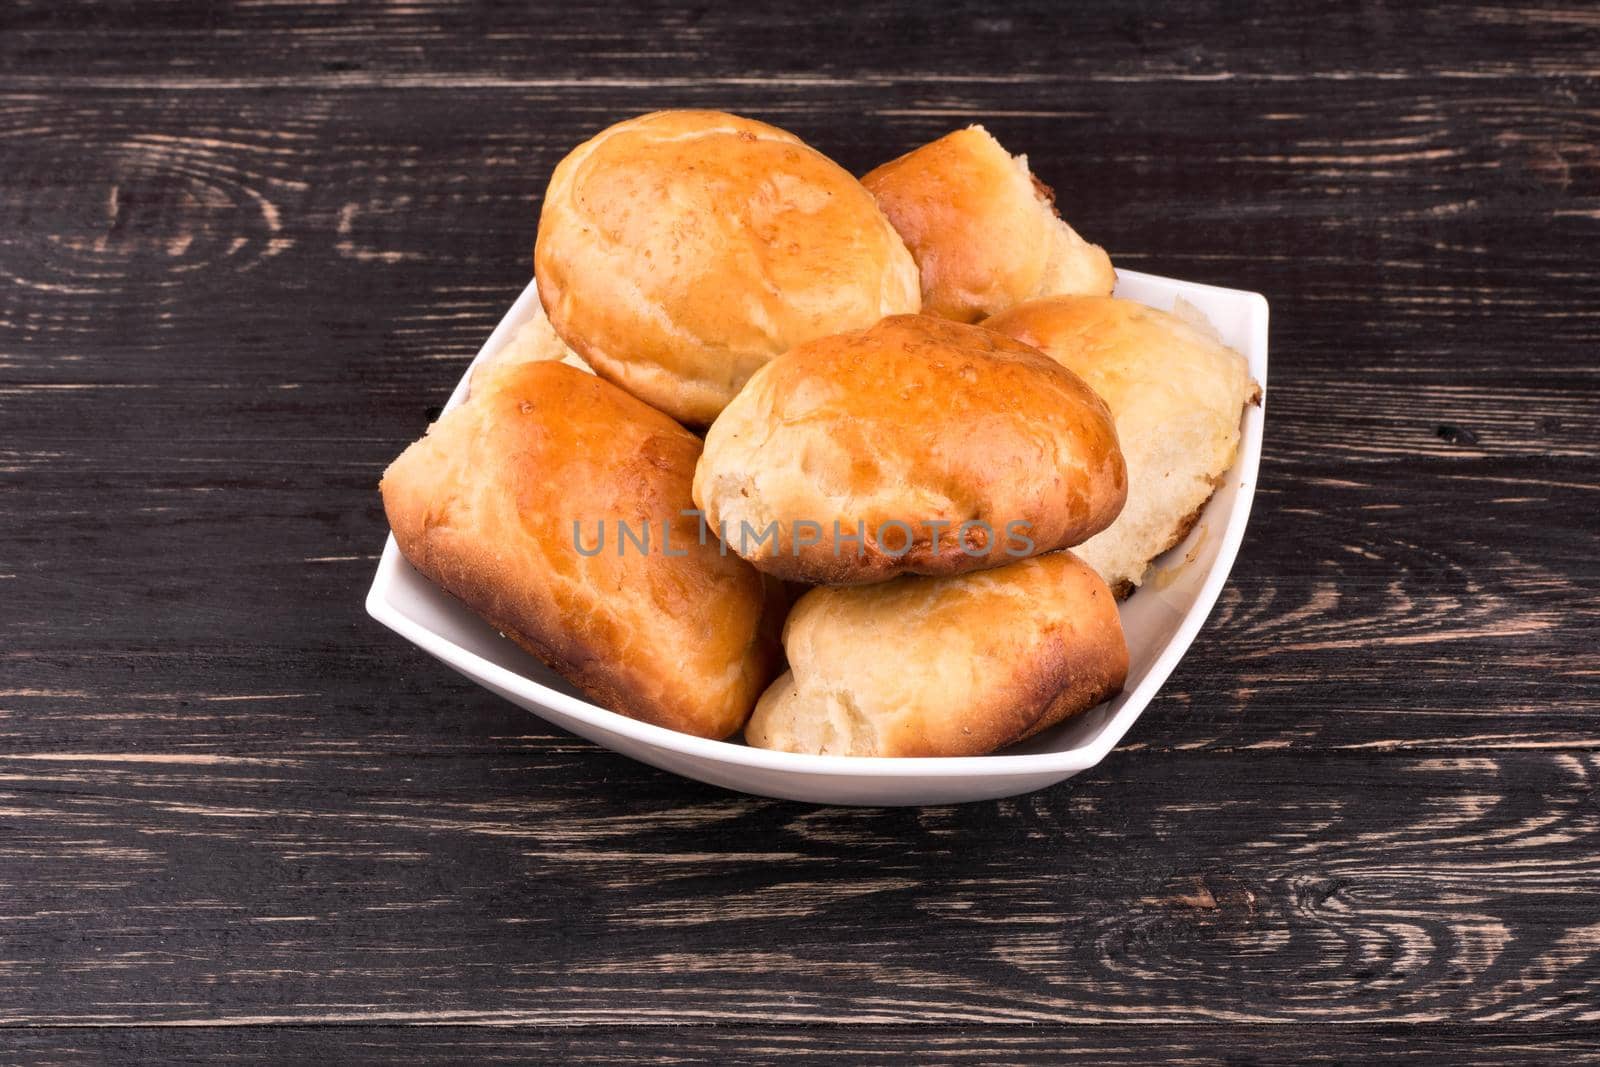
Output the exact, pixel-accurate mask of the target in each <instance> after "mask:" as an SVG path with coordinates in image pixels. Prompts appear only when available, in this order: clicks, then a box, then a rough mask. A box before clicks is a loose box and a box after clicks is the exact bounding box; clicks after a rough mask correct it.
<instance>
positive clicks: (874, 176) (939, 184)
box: [861, 126, 1117, 322]
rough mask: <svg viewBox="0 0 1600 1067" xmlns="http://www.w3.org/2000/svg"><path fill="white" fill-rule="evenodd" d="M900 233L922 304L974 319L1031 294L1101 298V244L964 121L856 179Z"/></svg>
mask: <svg viewBox="0 0 1600 1067" xmlns="http://www.w3.org/2000/svg"><path fill="white" fill-rule="evenodd" d="M861 183H862V184H863V185H865V186H866V187H867V188H868V189H869V190H871V192H872V194H873V195H874V196H876V197H877V198H878V205H879V206H880V207H881V208H883V210H884V213H885V214H887V215H888V216H889V221H890V222H892V223H894V227H895V229H896V230H898V231H900V236H901V237H904V238H905V241H906V244H907V245H908V246H910V248H911V254H912V256H913V257H914V258H915V259H916V261H917V267H918V269H919V270H920V272H921V276H922V310H923V311H924V312H925V313H927V314H930V315H942V316H944V317H945V318H949V319H955V320H956V321H957V322H977V321H978V320H979V319H981V318H983V317H984V316H985V315H993V314H994V313H996V312H998V311H1003V310H1005V309H1006V308H1008V307H1010V306H1011V305H1012V304H1015V303H1017V302H1019V301H1022V300H1027V299H1029V298H1030V297H1035V296H1044V295H1047V294H1051V293H1089V294H1098V295H1107V294H1109V293H1110V292H1111V287H1112V286H1113V285H1115V284H1116V280H1117V276H1116V273H1115V272H1114V271H1113V270H1112V269H1111V259H1110V257H1108V256H1107V255H1106V253H1105V249H1103V248H1100V247H1099V246H1097V245H1092V244H1090V243H1089V242H1087V241H1085V240H1084V239H1083V238H1081V237H1079V236H1078V235H1077V233H1076V232H1074V231H1073V229H1072V227H1071V226H1068V225H1067V224H1066V223H1065V222H1064V221H1062V219H1061V217H1060V216H1059V215H1058V214H1057V213H1056V210H1055V207H1054V194H1053V193H1052V192H1051V190H1050V188H1049V186H1047V185H1045V184H1044V183H1042V182H1040V181H1039V180H1038V179H1037V178H1035V177H1034V176H1033V174H1032V172H1030V171H1029V170H1028V160H1027V157H1026V156H1016V157H1012V156H1010V155H1008V154H1007V153H1006V150H1005V149H1004V148H1002V147H1001V146H1000V142H998V141H996V140H995V139H994V138H993V137H991V136H990V135H989V132H988V131H987V130H985V129H984V128H983V127H982V126H969V127H967V128H966V129H964V130H957V131H956V132H954V133H951V134H947V135H945V136H944V137H941V138H939V139H938V140H937V141H933V142H931V143H930V144H925V145H923V146H922V147H921V148H918V149H916V150H915V151H913V152H909V153H907V154H906V155H903V156H901V157H900V158H899V159H896V160H892V161H890V162H888V163H885V164H883V166H881V167H879V168H877V169H876V170H874V171H872V172H871V173H869V174H868V175H867V176H866V177H865V178H862V179H861Z"/></svg>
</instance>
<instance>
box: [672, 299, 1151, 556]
mask: <svg viewBox="0 0 1600 1067" xmlns="http://www.w3.org/2000/svg"><path fill="white" fill-rule="evenodd" d="M1126 481H1127V478H1126V472H1125V471H1124V469H1123V463H1122V453H1121V452H1120V451H1119V450H1118V448H1117V437H1116V432H1115V430H1114V429H1113V427H1112V422H1111V416H1110V413H1109V412H1107V411H1106V408H1105V405H1104V404H1103V403H1101V402H1100V398H1099V397H1097V396H1095V395H1094V393H1093V392H1091V391H1090V390H1089V388H1088V386H1086V385H1084V384H1083V382H1082V381H1080V380H1079V379H1078V378H1077V377H1076V376H1075V375H1073V374H1071V373H1069V372H1067V371H1065V370H1063V369H1062V368H1061V366H1060V365H1059V364H1057V363H1056V362H1054V361H1053V360H1051V359H1050V358H1048V357H1047V356H1044V355H1042V354H1041V353H1039V352H1037V351H1035V350H1034V349H1032V348H1029V347H1028V346H1026V345H1022V344H1018V343H1017V342H1015V341H1012V340H1010V339H1009V338H1005V337H1002V336H1000V335H999V334H996V333H992V332H990V331H988V330H984V329H980V328H979V327H976V326H964V325H960V324H958V323H953V322H949V321H947V320H944V319H936V318H932V317H930V316H925V315H899V316H895V317H892V318H887V319H884V320H883V321H882V322H880V323H878V324H877V325H876V326H873V327H872V328H870V329H867V330H861V331H858V332H855V333H845V334H838V335H835V336H833V337H826V338H822V339H821V340H817V341H812V342H811V343H809V344H805V345H801V346H800V347H798V348H795V349H792V350H791V351H789V352H787V353H785V354H784V355H782V356H780V357H778V358H777V359H775V360H773V361H772V362H771V363H769V364H767V365H766V366H765V367H763V368H762V369H761V370H759V371H757V372H756V374H755V376H754V377H752V378H751V379H750V383H749V384H748V385H747V386H745V388H744V390H743V391H742V392H741V393H740V394H739V395H738V396H737V397H736V398H735V399H734V401H733V403H731V404H729V405H728V407H727V410H725V411H724V412H723V413H722V416H721V418H719V419H717V421H716V423H715V424H714V425H713V426H712V427H711V430H710V431H709V432H708V433H707V434H706V447H705V453H704V454H703V455H702V456H701V459H700V463H699V466H698V467H696V469H695V479H694V499H695V502H696V504H698V505H699V507H700V508H701V509H702V510H703V511H704V512H705V514H706V518H707V520H708V522H709V523H710V524H711V525H712V527H713V528H714V529H721V530H724V531H725V536H724V537H723V540H724V541H726V542H727V543H728V545H729V546H730V547H731V548H732V549H733V550H734V551H736V552H739V553H740V554H741V555H743V556H745V558H747V559H749V560H750V561H751V562H752V563H754V564H755V565H756V566H757V567H759V568H761V569H762V570H764V571H767V572H768V573H771V574H775V575H777V576H778V577H781V578H785V579H788V580H792V581H800V582H809V583H821V582H826V583H830V584H840V583H844V584H850V583H859V582H874V581H882V580H884V579H886V578H891V577H893V576H894V575H896V574H900V573H905V572H909V573H913V574H957V573H961V572H964V571H971V570H980V569H982V568H985V567H995V566H1000V565H1003V564H1006V563H1009V562H1012V561H1013V560H1014V559H1017V558H1019V557H1022V556H1027V555H1033V554H1036V553H1040V552H1048V551H1050V550H1051V549H1055V548H1061V547H1064V546H1067V545H1073V544H1077V543H1078V542H1079V541H1082V540H1083V539H1085V538H1087V537H1089V536H1090V535H1092V534H1094V533H1097V532H1099V531H1100V530H1103V529H1104V528H1105V527H1106V526H1108V525H1110V523H1111V521H1112V520H1113V519H1114V518H1116V515H1117V512H1118V511H1119V510H1120V509H1121V508H1122V501H1123V496H1124V494H1125V493H1126V490H1127V484H1126ZM965 523H973V524H979V523H981V524H985V525H986V527H987V529H985V528H984V527H983V526H977V525H969V526H967V527H966V528H965V536H964V537H963V534H962V527H963V524H965ZM1014 523H1015V524H1022V526H1021V527H1020V529H1021V534H1022V536H1020V537H1018V536H1011V531H1012V530H1016V529H1019V527H1013V526H1012V524H1014ZM835 524H838V525H837V526H835ZM897 524H899V525H897ZM770 527H776V530H775V534H774V536H772V537H767V538H763V537H761V536H759V535H760V534H762V533H765V532H766V531H767V530H768V529H769V528H770ZM1008 528H1009V529H1008ZM836 532H837V533H838V534H841V535H843V536H837V537H836V536H835V534H836ZM807 542H811V543H807ZM1024 542H1027V543H1026V544H1025V543H1024Z"/></svg>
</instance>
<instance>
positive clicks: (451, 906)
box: [0, 0, 1600, 1063]
mask: <svg viewBox="0 0 1600 1067" xmlns="http://www.w3.org/2000/svg"><path fill="white" fill-rule="evenodd" d="M667 106H717V107H726V108H731V109H735V110H743V111H747V112H750V113H752V114H754V115H756V116H758V117H761V118H765V119H769V120H771V121H774V122H777V123H779V124H780V125H784V126H787V127H789V128H791V129H793V130H795V131H796V132H797V133H799V134H801V135H802V136H805V137H807V138H808V139H810V140H812V141H814V142H815V143H816V144H817V145H819V147H822V148H823V149H825V150H827V151H829V152H830V153H832V154H834V155H835V156H836V157H837V158H839V159H840V160H841V162H843V163H844V164H845V165H846V166H849V167H851V168H852V169H854V170H857V171H861V170H864V169H866V168H867V167H869V166H871V165H873V164H875V163H877V162H880V161H881V160H882V159H884V158H886V157H888V156H891V155H893V154H896V153H898V152H901V151H904V150H906V149H908V148H910V147H912V146H914V145H915V144H917V143H919V142H921V141H925V140H927V139H929V138H931V137H934V136H937V135H938V134H940V133H943V132H946V131H947V130H949V129H950V128H953V127H955V126H959V125H962V124H965V123H969V122H974V121H982V122H984V123H985V124H986V125H988V126H989V127H990V128H991V129H992V130H994V131H995V133H996V134H997V135H998V136H999V137H1000V138H1001V139H1002V141H1003V142H1005V143H1006V144H1007V145H1008V146H1011V147H1012V148H1013V149H1015V150H1021V151H1026V152H1027V153H1028V154H1029V157H1030V160H1031V162H1032V164H1033V166H1034V169H1035V170H1036V171H1037V172H1038V173H1040V174H1041V175H1042V176H1043V177H1044V178H1045V179H1046V180H1047V181H1049V182H1050V183H1051V184H1052V185H1054V186H1055V187H1056V189H1057V191H1058V193H1059V195H1060V199H1061V202H1062V204H1063V205H1064V208H1065V211H1066V213H1067V215H1068V217H1069V219H1071V220H1072V221H1073V222H1074V223H1075V224H1076V225H1077V226H1078V228H1079V229H1080V230H1082V231H1083V232H1084V233H1085V235H1086V236H1088V237H1090V238H1091V239H1094V240H1096V241H1098V242H1101V243H1103V244H1105V245H1106V246H1107V247H1108V248H1109V249H1110V250H1111V251H1112V253H1113V255H1114V257H1115V258H1116V260H1117V262H1118V263H1119V264H1121V265H1123V266H1126V267H1132V268H1137V269H1143V270H1151V271H1156V272H1160V273H1166V274H1172V275H1176V276H1180V277H1186V278H1193V279H1196V280H1202V281H1211V282H1215V283H1217V284H1222V285H1230V286H1237V287H1241V288H1249V289H1256V290H1260V291H1263V292H1265V293H1267V294H1268V296H1269V298H1270V299H1271V301H1272V307H1273V330H1272V350H1273V369H1272V375H1273V377H1272V382H1271V395H1270V406H1269V414H1268V424H1267V425H1268V429H1267V440H1266V450H1265V456H1264V458H1263V463H1262V476H1261V485H1260V487H1259V495H1258V497H1257V504H1256V510H1255V515H1254V518H1253V520H1252V527H1251V532H1250V534H1249V535H1248V537H1247V539H1246V542H1245V545H1244V548H1243V550H1242V552H1241V555H1240V559H1239V562H1238V565H1237V566H1236V568H1235V570H1234V574H1233V578H1232V580H1231V581H1230V583H1229V586H1228V588H1227V589H1226V591H1225V592H1224V594H1223V597H1222V599H1221V601H1220V602H1219V604H1218V607H1217V610H1216V612H1215V614H1214V615H1213V618H1212V620H1211V622H1210V623H1209V624H1208V626H1207V628H1206V630H1205V632H1204V633H1203V634H1202V636H1201V638H1200V640H1199V641H1198V642H1197V644H1196V645H1195V647H1194V650H1193V651H1192V652H1191V654H1190V655H1189V656H1188V657H1187V659H1186V660H1185V661H1184V662H1183V664H1182V665H1180V667H1179V668H1178V670H1177V672H1176V673H1175V674H1174V675H1173V676H1172V678H1171V680H1170V681H1169V682H1168V684H1167V686H1166V688H1165V689H1164V691H1163V694H1162V696H1161V697H1160V698H1158V700H1157V701H1156V702H1155V703H1154V704H1152V705H1151V707H1150V709H1149V711H1147V712H1146V714H1145V715H1144V717H1143V718H1142V719H1141V721H1140V723H1139V724H1138V725H1137V726H1136V727H1135V729H1134V731H1133V732H1132V733H1131V734H1130V735H1129V737H1128V739H1127V741H1126V742H1125V743H1124V744H1123V745H1122V746H1120V748H1119V749H1118V751H1117V752H1116V753H1114V754H1113V755H1112V757H1111V758H1110V759H1108V761H1107V762H1106V763H1105V764H1104V765H1103V766H1101V767H1099V768H1096V769H1095V770H1093V771H1091V772H1089V773H1087V774H1085V775H1083V776H1080V777H1079V778H1077V779H1074V780H1073V781H1072V782H1070V783H1067V784H1066V785H1064V786H1062V787H1059V788H1056V789H1052V790H1049V791H1046V792H1044V793H1041V794H1037V795H1035V796H1032V797H1028V798H1023V799H1020V800H1017V801H1010V802H999V803H993V804H978V805H970V806H965V807H961V808H946V809H927V810H924V811H898V812H861V811H855V812H852V811H833V810H819V809H812V808H807V807H804V806H800V805H792V804H784V803H777V802H769V801H761V800H755V799H751V798H744V797H738V796H734V795H731V794H727V793H723V792H719V791H716V790H713V789H710V788H707V787H703V786H699V785H696V784H694V783H688V782H684V781H682V780H679V779H676V778H672V777H670V776H668V775H665V774H662V773H659V772H656V771H653V770H650V769H648V768H644V767H641V766H638V765H635V764H631V763H629V762H627V761H625V760H623V759H621V758H620V757H616V756H613V755H611V754H609V753H606V752H603V751H600V750H597V749H595V748H594V747H592V746H590V745H588V744H586V743H584V742H580V741H577V740H574V739H572V738H570V737H567V736H565V735H561V734H558V733H556V732H554V731H552V730H551V729H549V728H548V727H546V726H545V725H544V724H542V723H541V722H539V721H538V720H536V719H533V718H531V717H529V716H527V715H525V714H523V713H522V712H520V711H517V710H516V709H514V708H512V707H510V706H509V705H506V704H503V703H502V702H500V701H498V700H496V699H495V698H493V697H491V696H489V695H488V694H486V693H484V692H483V691H481V690H478V689H477V688H475V687H473V686H472V685H471V684H470V683H467V682H465V681H463V680H460V679H458V678H456V677H454V676H453V675H450V674H448V673H447V672H446V671H445V670H444V669H443V668H441V667H438V666H437V665H435V664H433V663H432V662H431V661H427V660H425V659H424V658H423V657H422V656H421V655H420V654H418V653H416V652H415V651H414V650H412V649H410V648H409V647H408V646H406V645H405V644H404V643H403V642H401V641H399V640H398V639H397V638H395V637H393V636H392V635H390V634H388V633H387V632H383V631H381V630H379V628H377V627H376V626H375V625H373V624H372V623H370V622H369V621H368V620H367V619H366V618H365V616H364V614H363V613H362V610H361V595H362V592H363V591H364V589H365V586H366V583H367V582H368V580H369V578H370V575H371V571H372V568H373V566H374V563H375V560H376V552H377V550H378V548H379V547H380V545H381V543H382V536H383V521H382V514H381V509H380V506H379V502H378V499H377V495H376V493H375V491H374V486H375V483H376V479H377V475H378V473H379V471H380V470H381V469H382V467H383V465H384V464H385V463H386V462H387V461H388V460H389V459H390V458H391V457H392V456H393V455H394V454H395V453H396V452H397V451H398V450H399V449H400V448H401V447H402V446H403V445H404V444H405V443H406V442H407V441H409V440H410V439H411V438H412V437H414V436H415V435H416V434H417V433H419V432H420V430H421V429H422V427H423V426H424V425H425V424H426V422H427V420H428V417H429V412H430V411H431V410H432V409H434V407H435V405H437V404H439V403H440V402H441V401H442V399H443V398H444V396H445V395H446V393H447V392H448V389H449V387H450V385H451V384H453V382H454V381H455V379H456V378H457V377H458V376H459V374H460V372H461V370H462V368H463V366H464V364H465V361H466V360H467V359H468V358H469V357H470V356H471V354H472V353H473V352H475V351H476V349H477V347H478V346H479V345H480V344H481V342H482V340H483V338H484V337H485V336H486V335H487V332H488V330H489V329H490V328H491V327H492V326H493V324H494V323H495V321H496V320H497V319H498V318H499V316H500V314H501V313H502V311H503V309H504V308H505V306H506V305H507V304H509V303H510V301H511V300H512V299H513V298H514V296H515V295H516V293H517V292H518V291H519V290H520V289H521V288H522V286H523V285H524V284H525V283H526V279H527V276H528V273H529V262H528V261H529V253H530V249H531V244H532V236H533V223H534V219H535V217H536V212H537V206H538V195H539V193H540V191H541V189H542V187H543V183H544V180H545V177H546V176H547V174H548V172H549V169H550V168H551V166H553V165H554V163H555V162H556V160H558V159H559V158H560V156H561V155H562V154H563V153H564V152H565V151H566V149H567V148H568V147H570V146H571V145H572V144H573V143H575V142H576V141H578V140H580V139H581V138H582V137H584V136H586V135H587V134H589V133H591V132H593V131H594V130H595V129H597V128H599V127H601V126H603V125H605V124H606V123H608V122H610V121H613V120H614V119H616V118H619V117H622V116H625V115H628V114H632V113H636V112H639V111H644V110H649V109H653V108H658V107H667ZM1597 143H1600V19H1597V18H1596V17H1595V16H1594V15H1593V13H1592V12H1591V11H1589V9H1588V8H1586V7H1584V6H1582V5H1576V4H1530V5H1525V6H1503V5H1489V4H1482V5H1478V4H1443V5H1430V6H1429V7H1428V8H1427V9H1426V10H1421V9H1419V8H1418V7H1417V6H1414V5H1406V4H1400V3H1363V4H1359V5H1356V4H1351V5H1347V6H1344V7H1342V8H1338V9H1327V10H1324V11H1321V12H1318V13H1316V14H1312V13H1310V12H1309V11H1307V10H1302V9H1297V8H1294V7H1289V8H1285V7H1283V6H1282V5H1267V4H1260V5H1257V4H1246V5H1233V4H1227V5H1224V4H1220V3H1200V4H1194V5H1185V6H1184V7H1182V8H1181V9H1180V8H1178V7H1176V6H1174V5H1167V4H1153V3H1142V2H1139V3H1118V4H1109V5H1104V6H1099V7H1093V8H1080V9H1074V10H1073V11H1071V12H1070V13H1062V12H1061V11H1060V10H1059V9H1058V8H1057V7H1056V6H1055V5H1043V4H1031V5H1016V6H1013V7H1011V8H1008V9H1006V10H1003V11H1002V10H998V9H995V8H994V7H993V5H979V4H975V3H961V4H955V5H949V6H945V7H941V8H939V9H937V10H936V9H935V8H933V7H931V6H928V5H920V6H919V5H911V4H907V3H905V2H904V0H892V2H891V0H883V2H876V3H871V4H867V5H863V6H861V7H860V8H859V10H857V11H856V12H855V13H854V14H853V15H852V16H851V17H849V18H821V17H817V16H816V15H815V14H814V13H807V14H806V15H804V16H801V15H795V14H788V13H783V12H779V11H777V10H772V9H770V8H769V7H768V6H765V5H761V6H757V7H754V8H752V7H749V6H747V5H735V6H728V7H718V6H707V7H704V8H701V9H694V10H691V9H680V8H676V7H670V6H668V5H644V6H640V7H638V8H636V9H634V10H633V11H631V12H622V11H620V10H619V9H618V8H617V7H616V6H615V5H592V4H586V3H578V4H566V5H561V6H559V7H556V6H548V7H546V8H544V9H541V10H529V9H526V8H523V7H520V6H515V5H504V6H495V5H485V6H482V7H465V6H457V5H451V4H443V3H435V2H432V0H418V2H416V3H411V4H405V5H393V4H376V3H357V4H350V5H323V4H316V3H310V2H305V0H287V2H284V3H270V4H240V5H237V6H234V7H227V8H222V7H218V6H215V5H209V4H198V3H187V2H176V3H168V4H160V5H140V4H108V5H97V6H95V7H94V8H92V9H91V8H89V7H86V6H84V7H79V6H74V5H62V4H57V3H45V2H43V0H22V2H18V3H14V4H9V5H7V6H6V8H5V10H4V12H3V13H0V158H3V159H4V161H5V166H4V167H0V607H3V610H0V1058H9V1059H12V1060H15V1061H18V1062H32V1063H53V1062H63V1063H66V1062H104V1061H107V1060H111V1061H132V1060H162V1061H167V1062H190V1061H193V1062H199V1061H207V1062H210V1061H214V1060H219V1059H238V1060H259V1059H270V1060H276V1061H278V1062H306V1061H311V1060H322V1061H328V1060H332V1061H334V1062H430V1061H437V1060H447V1061H451V1060H461V1059H467V1058H475V1059H481V1060H485V1061H490V1062H501V1061H510V1060H518V1061H523V1060H529V1059H532V1060H541V1059H545V1060H548V1059H563V1058H573V1059H576V1058H583V1059H594V1060H599V1061H602V1062H604V1061H607V1060H610V1061H629V1060H638V1059H641V1058H651V1057H660V1056H666V1057H676V1058H679V1059H683V1060H695V1059H716V1060H720V1061H726V1062H740V1061H751V1062H757V1061H768V1060H772V1059H775V1058H784V1059H797V1060H801V1061H805V1060H807V1059H809V1060H821V1061H829V1060H839V1059H847V1060H857V1061H872V1060H876V1059H902V1058H905V1059H913V1060H916V1061H918V1062H959V1061H968V1062H981V1063H1009V1062H1017V1063H1024V1062H1084V1063H1148V1062H1155V1061H1159V1060H1170V1061H1173V1062H1214V1061H1217V1060H1221V1059H1228V1058H1231V1059H1233V1060H1234V1061H1235V1062H1268V1061H1294V1062H1415V1061H1418V1060H1423V1061H1428V1060H1433V1059H1441V1060H1447V1061H1450V1062H1484V1063H1519V1062H1528V1063H1535V1062H1548V1061H1550V1060H1552V1059H1557V1058H1560V1059H1580V1060H1581V1059H1582V1058H1583V1057H1584V1056H1585V1055H1586V1054H1595V1053H1597V1052H1600V1045H1597V1043H1596V1041H1595V1036H1596V1034H1597V1033H1600V875H1597V874H1596V871H1597V870H1600V867H1597V866H1596V864H1595V862H1594V856H1595V854H1596V851H1597V846H1600V840H1597V836H1600V813H1597V810H1596V807H1595V803H1594V795H1595V793H1594V783H1595V777H1596V774H1597V773H1600V762H1597V761H1600V742H1597V740H1596V739H1597V737H1600V730H1597V722H1600V684H1597V678H1600V656H1597V652H1596V643H1595V637H1594V635H1595V634H1596V633H1597V632H1600V563H1597V561H1596V545H1597V541H1600V315H1597V313H1596V308H1600V269H1597V268H1596V267H1595V265H1594V251H1593V250H1594V248H1595V247H1597V246H1600V150H1597V149H1596V147H1595V146H1596V144H1597Z"/></svg>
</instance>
